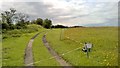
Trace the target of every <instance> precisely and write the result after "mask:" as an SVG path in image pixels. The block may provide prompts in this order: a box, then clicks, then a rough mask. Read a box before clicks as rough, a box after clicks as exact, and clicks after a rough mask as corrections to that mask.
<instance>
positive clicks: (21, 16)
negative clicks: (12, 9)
mask: <svg viewBox="0 0 120 68" xmlns="http://www.w3.org/2000/svg"><path fill="white" fill-rule="evenodd" d="M15 17H16V21H17V22H19V23H22V24H26V23H25V22H27V21H28V15H26V14H24V13H17V14H16V15H15Z"/></svg>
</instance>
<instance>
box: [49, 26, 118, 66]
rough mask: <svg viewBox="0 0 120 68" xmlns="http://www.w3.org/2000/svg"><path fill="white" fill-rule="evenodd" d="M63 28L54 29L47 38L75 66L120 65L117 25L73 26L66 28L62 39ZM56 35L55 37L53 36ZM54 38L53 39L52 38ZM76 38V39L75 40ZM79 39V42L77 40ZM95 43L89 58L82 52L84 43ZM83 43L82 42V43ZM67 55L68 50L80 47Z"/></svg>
mask: <svg viewBox="0 0 120 68" xmlns="http://www.w3.org/2000/svg"><path fill="white" fill-rule="evenodd" d="M60 34H61V30H60V29H58V30H57V29H56V30H52V31H51V32H49V33H48V34H47V40H48V41H49V43H50V44H51V46H52V48H54V50H55V51H56V52H58V53H59V55H61V56H62V57H63V58H64V59H65V60H66V61H67V62H69V63H71V64H72V65H74V66H117V65H118V30H117V27H94V28H92V27H91V28H89V27H87V28H71V29H66V30H64V33H63V34H62V40H60ZM53 36H54V38H53ZM52 38H53V39H52ZM73 40H74V41H73ZM75 41H78V42H75ZM85 42H90V43H92V44H93V46H94V47H93V48H92V52H90V53H89V55H90V56H89V58H87V57H86V53H84V52H82V51H81V49H82V47H83V43H85ZM80 43H82V44H80ZM79 47H80V49H78V50H75V51H72V52H70V53H67V54H65V55H62V54H63V53H66V52H68V51H71V50H74V49H76V48H79Z"/></svg>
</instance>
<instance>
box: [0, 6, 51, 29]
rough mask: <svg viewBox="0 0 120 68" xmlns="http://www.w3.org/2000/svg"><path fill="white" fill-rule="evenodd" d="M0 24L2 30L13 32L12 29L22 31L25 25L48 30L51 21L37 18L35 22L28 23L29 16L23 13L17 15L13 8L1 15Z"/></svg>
mask: <svg viewBox="0 0 120 68" xmlns="http://www.w3.org/2000/svg"><path fill="white" fill-rule="evenodd" d="M0 24H1V25H2V29H6V30H13V29H24V28H26V25H29V24H37V25H41V26H42V27H44V28H47V29H50V28H51V26H52V21H51V20H49V19H45V20H43V19H42V18H37V19H36V20H33V21H30V20H29V16H28V15H27V14H24V13H18V12H17V11H16V10H15V9H14V8H10V9H9V10H8V11H4V12H2V13H1V20H0Z"/></svg>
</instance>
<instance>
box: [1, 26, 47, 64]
mask: <svg viewBox="0 0 120 68" xmlns="http://www.w3.org/2000/svg"><path fill="white" fill-rule="evenodd" d="M33 26H34V27H33ZM35 26H36V27H35ZM28 27H29V28H27V29H21V30H12V31H7V32H6V33H3V35H6V36H7V38H5V39H3V40H2V65H3V66H24V52H25V48H26V46H27V44H28V42H29V40H30V39H31V38H32V37H33V36H34V35H35V34H37V33H38V32H42V31H44V30H45V29H44V28H41V27H40V26H37V25H29V26H28ZM39 27H40V28H39ZM35 29H37V30H35ZM17 34H19V35H20V36H17V37H16V36H13V35H17ZM3 37H4V36H3ZM3 37H2V38H3Z"/></svg>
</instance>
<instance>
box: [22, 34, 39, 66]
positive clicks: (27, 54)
mask: <svg viewBox="0 0 120 68" xmlns="http://www.w3.org/2000/svg"><path fill="white" fill-rule="evenodd" d="M38 35H39V33H37V34H36V35H35V36H34V37H32V38H31V40H30V41H29V43H28V45H27V47H26V49H25V55H24V63H25V66H31V67H28V68H34V67H33V64H31V63H33V54H32V43H33V41H34V39H35V38H36V37H37V36H38Z"/></svg>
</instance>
